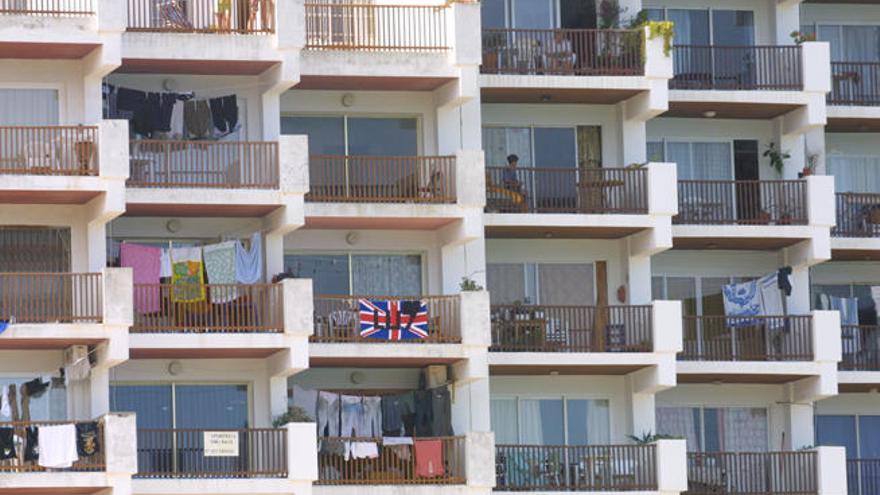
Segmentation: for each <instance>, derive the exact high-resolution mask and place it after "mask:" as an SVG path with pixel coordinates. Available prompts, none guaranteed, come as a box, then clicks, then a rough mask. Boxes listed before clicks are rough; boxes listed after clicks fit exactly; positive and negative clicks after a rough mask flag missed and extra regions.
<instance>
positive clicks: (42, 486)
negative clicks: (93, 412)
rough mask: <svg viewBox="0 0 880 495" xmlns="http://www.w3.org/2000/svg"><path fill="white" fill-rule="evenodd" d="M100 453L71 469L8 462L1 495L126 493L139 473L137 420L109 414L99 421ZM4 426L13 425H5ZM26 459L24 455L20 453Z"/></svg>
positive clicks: (37, 424) (28, 424)
mask: <svg viewBox="0 0 880 495" xmlns="http://www.w3.org/2000/svg"><path fill="white" fill-rule="evenodd" d="M96 421H97V422H98V431H99V439H98V441H99V451H98V452H97V453H96V454H95V455H92V456H87V457H80V459H79V460H78V461H77V462H75V463H74V464H73V466H71V467H70V468H66V469H51V470H49V469H45V468H42V467H40V466H39V465H38V464H37V462H36V461H26V460H23V457H20V458H19V459H16V460H5V461H3V465H2V466H0V473H2V476H3V482H4V483H3V485H4V486H3V488H0V493H22V492H25V493H28V492H31V493H70V494H73V493H85V494H91V493H95V494H97V493H107V490H108V489H110V490H111V492H110V493H119V492H117V490H120V491H121V492H122V493H126V491H125V490H127V488H128V487H129V483H130V480H131V475H132V474H134V473H135V471H136V459H137V457H136V452H135V418H134V415H128V414H107V415H104V416H102V417H100V418H98V419H97V420H96ZM61 423H65V422H51V423H45V422H42V423H41V422H39V421H33V422H32V421H27V422H23V423H16V426H18V427H32V426H35V427H37V428H39V427H40V426H41V425H48V424H61ZM0 426H10V425H2V424H0ZM22 450H23V449H22ZM20 455H21V456H23V453H20Z"/></svg>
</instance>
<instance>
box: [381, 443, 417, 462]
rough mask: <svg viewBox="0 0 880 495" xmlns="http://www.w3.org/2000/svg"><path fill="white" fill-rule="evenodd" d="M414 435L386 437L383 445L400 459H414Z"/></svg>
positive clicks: (405, 460) (406, 460)
mask: <svg viewBox="0 0 880 495" xmlns="http://www.w3.org/2000/svg"><path fill="white" fill-rule="evenodd" d="M412 445H413V439H412V437H384V438H382V447H383V448H385V449H388V450H390V451H391V453H392V454H394V455H395V456H396V457H397V458H398V459H400V460H401V461H404V462H409V461H411V460H412Z"/></svg>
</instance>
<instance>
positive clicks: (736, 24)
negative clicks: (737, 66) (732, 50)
mask: <svg viewBox="0 0 880 495" xmlns="http://www.w3.org/2000/svg"><path fill="white" fill-rule="evenodd" d="M712 37H713V38H714V40H713V45H718V46H752V45H754V44H755V19H754V13H753V12H752V11H750V10H713V11H712Z"/></svg>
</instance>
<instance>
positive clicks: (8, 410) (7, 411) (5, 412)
mask: <svg viewBox="0 0 880 495" xmlns="http://www.w3.org/2000/svg"><path fill="white" fill-rule="evenodd" d="M0 396H2V405H0V415H2V416H3V417H4V418H11V417H12V405H10V404H9V391H8V390H7V389H6V387H3V391H2V393H0Z"/></svg>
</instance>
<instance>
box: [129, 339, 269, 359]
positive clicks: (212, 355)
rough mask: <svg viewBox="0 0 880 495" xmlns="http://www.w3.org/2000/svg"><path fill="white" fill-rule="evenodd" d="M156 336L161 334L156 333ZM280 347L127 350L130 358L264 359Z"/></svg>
mask: <svg viewBox="0 0 880 495" xmlns="http://www.w3.org/2000/svg"><path fill="white" fill-rule="evenodd" d="M156 337H157V338H161V336H159V335H157V336H156ZM282 350H284V349H281V348H274V349H273V348H257V347H254V348H245V347H242V348H232V349H205V348H196V349H183V348H173V349H137V348H132V349H131V350H129V357H130V358H131V359H265V358H268V357H269V356H271V355H272V354H275V353H276V352H279V351H282Z"/></svg>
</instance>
